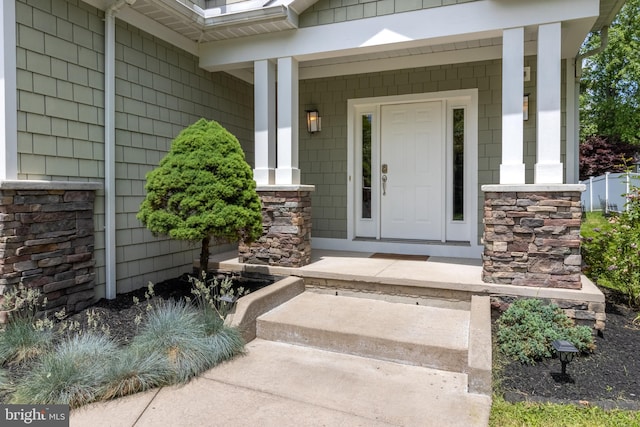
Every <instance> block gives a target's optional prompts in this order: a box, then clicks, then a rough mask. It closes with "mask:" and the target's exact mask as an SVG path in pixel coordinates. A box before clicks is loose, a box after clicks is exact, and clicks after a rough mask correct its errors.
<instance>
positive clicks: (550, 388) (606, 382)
mask: <svg viewBox="0 0 640 427" xmlns="http://www.w3.org/2000/svg"><path fill="white" fill-rule="evenodd" d="M603 291H604V292H605V295H606V296H607V307H606V312H607V322H606V329H605V331H604V332H603V333H602V335H599V336H596V338H595V344H596V346H597V348H596V350H595V351H594V352H593V353H592V354H588V355H584V354H583V355H581V356H580V357H577V358H576V359H574V361H573V362H571V363H570V364H569V365H568V366H567V373H568V375H569V378H568V379H567V378H558V377H559V375H558V374H559V373H560V369H561V368H560V361H559V360H558V359H557V358H552V359H544V360H541V361H539V362H537V363H536V364H535V365H524V364H521V363H520V362H517V361H515V362H514V361H507V364H505V365H504V366H503V368H502V370H501V372H499V373H498V375H499V378H501V389H502V392H503V393H504V397H505V399H506V400H507V401H511V402H517V401H535V402H554V403H574V404H578V405H595V406H599V407H602V408H604V409H612V408H621V409H633V410H640V325H636V324H634V319H635V318H636V316H637V314H638V312H637V311H634V310H631V309H629V308H628V307H627V306H626V305H625V304H624V303H623V301H622V300H621V299H620V298H619V297H618V296H617V295H615V294H612V293H611V292H608V291H606V290H603ZM493 314H494V320H495V318H497V316H498V315H499V313H497V312H494V313H493ZM494 336H495V334H494ZM494 357H495V356H494Z"/></svg>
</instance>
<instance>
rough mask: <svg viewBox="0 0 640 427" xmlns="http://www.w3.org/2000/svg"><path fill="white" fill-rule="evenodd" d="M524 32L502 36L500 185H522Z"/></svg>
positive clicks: (522, 30)
mask: <svg viewBox="0 0 640 427" xmlns="http://www.w3.org/2000/svg"><path fill="white" fill-rule="evenodd" d="M523 72H524V28H522V27H520V28H511V29H508V30H504V31H503V33H502V164H501V165H500V184H524V183H525V182H524V163H523V151H524V148H523V144H524V137H523V131H524V124H523V119H524V116H523V114H522V97H523V96H524V93H523V92H524V76H523Z"/></svg>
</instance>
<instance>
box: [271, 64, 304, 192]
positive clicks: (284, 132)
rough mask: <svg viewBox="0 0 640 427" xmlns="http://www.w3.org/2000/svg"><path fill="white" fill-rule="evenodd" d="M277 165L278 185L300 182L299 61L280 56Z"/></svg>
mask: <svg viewBox="0 0 640 427" xmlns="http://www.w3.org/2000/svg"><path fill="white" fill-rule="evenodd" d="M277 101H278V161H277V163H278V167H277V168H276V185H292V184H300V169H298V102H299V101H298V61H297V60H295V59H294V58H292V57H287V58H279V59H278V98H277Z"/></svg>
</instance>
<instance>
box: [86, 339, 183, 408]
mask: <svg viewBox="0 0 640 427" xmlns="http://www.w3.org/2000/svg"><path fill="white" fill-rule="evenodd" d="M112 360H113V361H114V363H110V364H108V365H107V366H106V367H105V372H104V378H103V380H104V382H103V384H101V385H100V388H99V391H98V396H99V399H100V400H109V399H115V398H118V397H122V396H127V395H130V394H135V393H139V392H142V391H145V390H149V389H152V388H155V387H160V386H163V385H166V384H169V380H170V378H171V376H172V373H173V370H172V367H171V365H170V364H169V363H168V360H167V358H166V357H164V355H163V354H160V353H155V352H152V353H145V352H142V351H141V349H140V348H135V347H130V346H127V347H123V348H119V349H118V351H117V352H116V353H115V354H114V355H113V359H112Z"/></svg>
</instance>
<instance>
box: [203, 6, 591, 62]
mask: <svg viewBox="0 0 640 427" xmlns="http://www.w3.org/2000/svg"><path fill="white" fill-rule="evenodd" d="M598 14H599V2H598V1H597V0H566V1H562V2H558V1H552V0H539V1H536V2H494V1H475V2H470V3H462V4H457V5H451V6H446V7H434V8H430V9H422V10H419V11H413V12H408V13H397V14H391V15H385V16H377V17H373V18H367V19H359V20H354V21H347V22H340V23H335V24H327V25H319V26H314V27H307V28H301V29H298V30H293V31H282V32H278V33H272V34H266V35H265V34H263V35H259V36H247V37H242V38H239V39H232V40H222V41H217V42H209V43H203V44H200V45H199V51H200V66H201V67H202V68H205V69H207V70H210V71H224V70H225V69H228V68H239V67H240V68H241V67H246V66H248V65H250V64H251V63H252V62H253V61H256V60H260V59H271V58H281V57H288V56H293V57H296V58H297V59H298V60H300V61H308V60H314V59H323V58H329V57H338V56H348V55H354V54H362V53H376V52H382V51H390V50H397V49H407V48H411V47H419V46H425V45H435V44H441V43H455V42H459V41H467V40H477V39H478V38H490V37H500V36H502V31H503V29H504V28H514V27H525V26H536V25H540V24H544V23H549V22H565V21H587V22H585V24H589V25H592V24H593V22H595V20H596V18H597V17H598ZM478 17H483V19H478ZM427 22H428V23H429V25H425V23H427ZM578 47H579V45H578Z"/></svg>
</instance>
